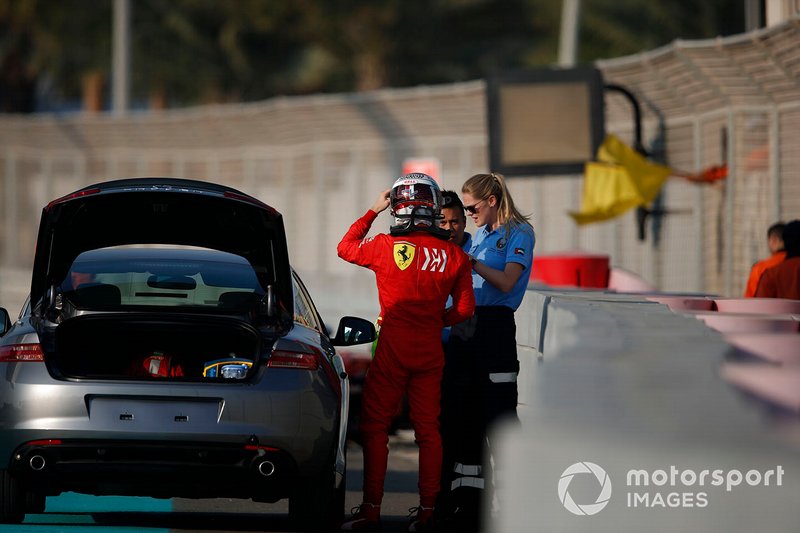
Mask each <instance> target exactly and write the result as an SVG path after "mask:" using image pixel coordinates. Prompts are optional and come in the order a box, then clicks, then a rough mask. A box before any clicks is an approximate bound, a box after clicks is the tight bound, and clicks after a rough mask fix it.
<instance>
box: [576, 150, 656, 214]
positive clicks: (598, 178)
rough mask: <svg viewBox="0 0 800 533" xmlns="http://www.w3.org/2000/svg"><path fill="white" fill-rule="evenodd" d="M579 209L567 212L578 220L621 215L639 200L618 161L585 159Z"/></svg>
mask: <svg viewBox="0 0 800 533" xmlns="http://www.w3.org/2000/svg"><path fill="white" fill-rule="evenodd" d="M583 180H584V181H583V196H582V198H581V210H580V212H579V213H570V216H571V217H572V218H573V219H575V222H577V223H578V224H589V223H591V222H601V221H603V220H608V219H609V218H614V217H616V216H619V215H621V214H622V213H624V212H625V211H627V210H628V209H630V208H632V207H636V206H637V205H639V203H640V196H639V191H638V190H637V189H636V186H635V185H634V184H633V181H632V180H631V177H630V175H629V174H628V173H627V172H625V169H624V168H622V167H621V166H619V165H612V164H608V163H595V162H589V163H586V167H585V169H584V174H583Z"/></svg>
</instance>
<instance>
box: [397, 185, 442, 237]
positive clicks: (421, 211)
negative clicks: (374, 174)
mask: <svg viewBox="0 0 800 533" xmlns="http://www.w3.org/2000/svg"><path fill="white" fill-rule="evenodd" d="M389 200H390V202H391V212H392V216H393V217H394V225H392V233H407V232H409V231H418V230H420V229H422V230H433V229H435V230H438V229H439V219H440V218H441V211H442V191H441V190H440V189H439V185H438V184H437V183H436V181H435V180H434V179H433V178H431V177H430V176H428V175H427V174H422V173H419V172H415V173H412V174H406V175H404V176H400V177H399V178H398V179H397V181H395V182H394V185H392V192H391V194H390V196H389Z"/></svg>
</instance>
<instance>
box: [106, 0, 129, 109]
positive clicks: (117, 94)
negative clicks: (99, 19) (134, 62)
mask: <svg viewBox="0 0 800 533" xmlns="http://www.w3.org/2000/svg"><path fill="white" fill-rule="evenodd" d="M130 6H131V4H130V0H114V50H113V62H114V64H113V65H112V69H111V70H112V73H113V80H112V87H111V92H112V109H113V111H114V114H115V115H124V114H125V113H126V112H127V110H128V99H129V89H130V71H131V66H130V63H131V51H130V49H131V37H130V11H131V9H130Z"/></svg>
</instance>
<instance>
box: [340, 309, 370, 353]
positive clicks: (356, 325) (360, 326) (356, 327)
mask: <svg viewBox="0 0 800 533" xmlns="http://www.w3.org/2000/svg"><path fill="white" fill-rule="evenodd" d="M375 337H376V336H375V325H374V324H373V323H372V322H370V321H369V320H364V319H363V318H358V317H355V316H344V317H342V319H341V320H340V321H339V328H338V329H337V330H336V336H335V337H334V338H333V341H332V342H333V345H334V346H352V345H354V344H365V343H367V342H372V341H374V340H375Z"/></svg>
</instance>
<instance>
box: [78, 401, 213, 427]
mask: <svg viewBox="0 0 800 533" xmlns="http://www.w3.org/2000/svg"><path fill="white" fill-rule="evenodd" d="M87 400H88V407H89V419H90V421H91V423H92V425H93V426H95V427H108V428H114V429H122V430H125V429H126V428H127V429H131V430H136V431H148V430H153V431H193V432H194V431H198V430H202V429H203V428H205V427H209V426H214V425H216V424H217V422H218V421H219V417H220V412H221V409H222V403H223V402H222V400H221V399H219V398H213V399H182V398H179V399H176V398H127V397H107V396H92V397H89V398H88V399H87Z"/></svg>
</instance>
